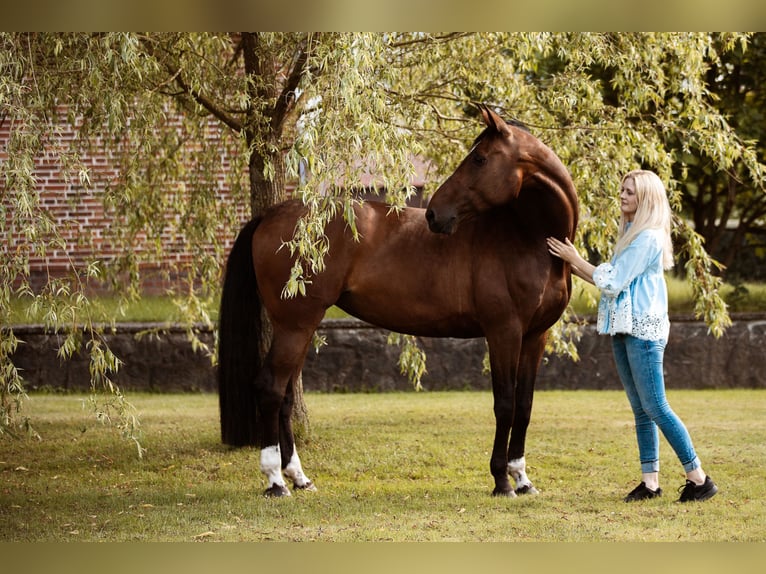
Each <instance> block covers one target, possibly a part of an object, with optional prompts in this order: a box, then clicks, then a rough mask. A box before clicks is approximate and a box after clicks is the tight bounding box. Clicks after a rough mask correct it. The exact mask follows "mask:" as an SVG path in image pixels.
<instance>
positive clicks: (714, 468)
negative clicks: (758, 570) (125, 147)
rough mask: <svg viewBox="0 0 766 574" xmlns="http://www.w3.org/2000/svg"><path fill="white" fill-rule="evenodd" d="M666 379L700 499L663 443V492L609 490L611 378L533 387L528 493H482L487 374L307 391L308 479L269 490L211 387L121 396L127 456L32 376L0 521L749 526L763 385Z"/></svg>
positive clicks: (232, 533)
mask: <svg viewBox="0 0 766 574" xmlns="http://www.w3.org/2000/svg"><path fill="white" fill-rule="evenodd" d="M669 393H670V401H671V403H672V404H673V407H674V408H675V409H676V410H677V411H678V412H679V413H681V415H682V416H683V418H684V420H685V421H686V422H687V424H689V426H690V429H691V432H692V435H693V436H694V440H695V446H696V447H697V450H698V451H699V453H700V457H701V458H702V460H703V463H704V465H705V469H706V470H707V471H708V472H710V474H711V475H712V476H713V478H714V479H715V480H716V482H717V483H718V485H719V487H720V488H721V492H720V493H719V494H718V496H716V497H715V498H713V499H712V500H710V501H707V502H705V503H703V504H700V505H696V504H695V505H692V506H687V505H680V504H677V503H676V502H675V500H676V499H677V496H678V495H677V492H676V491H675V488H676V487H677V486H680V485H681V484H683V482H684V475H683V471H682V469H681V467H680V465H679V463H678V461H677V460H676V459H675V457H674V455H673V453H672V451H671V449H670V448H666V447H667V444H663V447H662V450H661V452H660V456H661V464H662V469H663V470H662V486H663V489H664V490H665V495H664V496H663V497H662V498H660V499H657V500H653V501H649V502H648V503H646V504H636V505H630V506H628V505H626V504H625V503H624V502H622V497H623V496H624V495H625V493H627V492H628V491H629V490H630V489H632V488H633V487H634V486H635V484H636V482H637V480H638V479H639V476H640V475H639V469H638V463H637V454H636V452H635V436H634V434H633V429H632V416H631V414H630V408H629V407H628V404H627V401H626V400H625V395H624V393H623V392H622V391H619V390H614V391H606V390H601V391H583V390H580V391H546V392H539V393H537V395H536V396H535V411H534V415H533V417H532V424H531V425H530V428H529V437H528V441H527V444H528V451H527V464H528V468H529V473H530V478H531V479H532V481H533V482H534V483H535V484H536V486H537V487H538V488H539V489H540V492H541V494H540V495H539V496H537V497H532V498H517V499H505V498H494V497H492V496H491V489H492V486H493V484H492V478H491V477H490V475H489V465H488V464H487V461H488V458H489V450H490V449H491V444H492V435H493V432H494V420H493V416H492V395H491V393H489V392H439V393H433V392H424V393H413V392H408V393H383V394H348V395H338V394H314V393H307V395H306V400H307V403H308V405H309V408H310V409H311V412H312V426H313V427H314V431H315V432H314V433H313V436H314V438H313V439H312V441H311V442H310V443H309V444H308V445H306V446H304V447H303V448H302V449H301V450H300V455H301V460H302V461H303V464H304V467H305V468H306V472H307V473H308V475H309V476H310V477H311V478H312V480H314V481H315V483H316V485H317V487H318V489H319V490H318V492H314V493H305V492H295V493H293V496H292V497H290V499H287V500H274V499H266V498H264V497H263V496H261V492H262V490H263V489H264V488H265V486H266V485H265V481H264V479H263V478H262V476H261V474H260V472H259V470H258V456H257V453H255V452H254V451H253V450H251V449H228V448H225V447H224V446H222V445H221V444H220V440H219V431H218V424H217V413H216V397H215V395H210V394H202V395H188V394H187V395H140V394H139V395H136V396H135V397H133V400H134V403H135V404H136V407H137V408H138V409H139V411H140V412H141V415H142V421H143V424H144V427H145V430H146V435H147V436H146V440H145V442H146V445H147V447H148V452H147V454H146V456H145V457H144V459H143V460H141V461H139V460H136V458H135V456H133V453H132V451H131V449H130V448H129V447H127V446H126V445H125V444H124V443H123V442H120V441H119V440H118V439H117V438H116V437H113V436H110V435H108V434H106V433H101V432H94V428H93V423H92V422H91V421H89V420H87V419H85V417H84V415H83V413H81V412H78V411H77V409H72V407H71V405H72V403H73V402H74V403H76V402H77V401H78V400H80V399H82V398H84V397H81V396H71V395H63V396H57V395H50V396H43V395H38V394H34V395H32V401H31V402H30V405H31V407H30V408H31V410H32V413H31V414H32V416H34V418H35V420H37V421H39V426H40V428H41V430H42V431H43V432H44V433H45V435H46V436H49V437H50V439H48V440H46V441H45V442H43V443H41V444H38V445H35V448H29V445H28V444H27V443H26V441H10V442H9V441H3V442H0V481H2V484H3V489H4V490H3V504H2V506H0V539H2V540H3V541H6V542H22V541H24V542H44V541H47V542H52V541H110V542H120V541H125V542H127V541H132V542H137V541H187V542H191V541H250V542H254V541H267V540H269V541H339V542H341V541H345V542H352V541H354V542H358V541H383V540H392V541H448V540H451V541H465V542H469V541H470V542H479V541H485V542H489V541H496V542H509V541H538V542H541V541H568V542H575V541H577V542H584V541H593V542H603V541H611V542H616V541H623V542H627V541H634V542H638V541H640V542H646V541H668V542H670V541H672V542H679V541H689V542H692V541H694V542H700V541H707V542H712V541H726V542H733V541H740V542H744V541H762V540H763V521H762V518H763V514H764V512H765V511H766V480H764V479H766V476H765V475H764V468H763V465H762V464H760V463H761V461H763V460H764V456H766V440H764V429H763V424H762V421H763V418H764V414H765V413H764V409H766V396H765V394H764V393H766V391H764V390H763V389H748V390H744V389H741V390H716V391H687V390H684V391H680V390H670V391H669ZM711 402H714V403H715V409H711V408H710V405H711ZM623 551H624V550H621V552H623ZM740 551H741V550H740ZM697 552H698V551H697V550H695V556H696V553H697ZM599 556H601V554H599ZM282 558H284V556H283V557H282ZM280 564H281V565H284V563H280ZM357 566H358V563H357V564H355V567H357ZM498 566H500V565H499V564H498ZM464 569H465V568H464ZM468 570H470V567H468Z"/></svg>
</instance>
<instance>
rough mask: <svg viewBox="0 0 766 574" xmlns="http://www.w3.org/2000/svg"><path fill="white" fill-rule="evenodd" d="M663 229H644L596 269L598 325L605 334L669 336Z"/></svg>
mask: <svg viewBox="0 0 766 574" xmlns="http://www.w3.org/2000/svg"><path fill="white" fill-rule="evenodd" d="M663 235H664V232H663V231H662V230H661V229H645V230H644V231H642V232H641V233H639V234H638V235H637V236H636V238H635V239H633V241H632V242H631V243H630V245H628V246H627V247H626V248H625V249H624V250H623V251H622V252H621V253H619V254H618V255H616V256H615V257H613V258H612V261H611V262H609V263H603V264H601V265H599V266H598V267H596V269H595V270H594V271H593V282H594V283H595V284H596V287H598V288H599V290H600V291H601V299H600V300H599V304H598V320H597V323H596V328H597V330H598V332H599V333H600V334H602V335H616V334H617V333H626V334H628V335H633V336H634V337H637V338H638V339H644V340H647V341H659V340H665V341H667V339H668V334H669V332H670V320H669V318H668V290H667V286H666V284H665V273H664V270H663V268H662V243H663Z"/></svg>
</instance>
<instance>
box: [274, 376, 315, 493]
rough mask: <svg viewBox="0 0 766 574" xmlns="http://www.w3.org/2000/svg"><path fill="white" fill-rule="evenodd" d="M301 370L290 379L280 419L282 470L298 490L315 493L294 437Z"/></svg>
mask: <svg viewBox="0 0 766 574" xmlns="http://www.w3.org/2000/svg"><path fill="white" fill-rule="evenodd" d="M299 375H300V370H298V372H297V373H296V374H295V376H294V377H293V378H291V379H290V381H289V383H288V385H287V393H286V394H285V400H284V402H283V403H282V410H281V412H280V419H279V424H280V428H279V447H280V450H281V454H282V469H283V470H284V473H285V475H286V476H287V477H288V478H289V479H290V480H292V482H293V486H294V487H295V488H296V489H298V490H308V491H315V490H316V486H314V483H313V482H311V480H310V479H309V478H308V477H307V476H306V475H305V474H304V472H303V466H302V465H301V459H300V457H299V456H298V451H297V450H296V448H295V437H294V435H293V425H292V414H293V406H294V404H295V394H294V390H295V385H296V383H297V379H298V376H299Z"/></svg>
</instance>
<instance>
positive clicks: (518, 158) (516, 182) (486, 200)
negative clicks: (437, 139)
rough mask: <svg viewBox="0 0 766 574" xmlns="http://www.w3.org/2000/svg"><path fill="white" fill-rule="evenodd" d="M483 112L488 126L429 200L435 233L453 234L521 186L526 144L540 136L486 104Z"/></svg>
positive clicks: (515, 193) (509, 198)
mask: <svg viewBox="0 0 766 574" xmlns="http://www.w3.org/2000/svg"><path fill="white" fill-rule="evenodd" d="M481 115H482V117H483V118H484V123H486V124H487V127H486V129H485V130H484V131H483V132H482V133H481V135H479V137H478V138H476V140H475V141H474V144H473V147H472V148H471V151H470V152H469V153H468V155H467V156H466V157H465V159H463V161H462V162H461V163H460V165H459V166H458V168H457V169H456V170H455V173H453V174H452V175H451V176H450V177H449V178H447V180H446V181H445V182H444V183H443V184H442V185H441V186H440V187H439V189H437V190H436V193H434V195H433V197H431V200H430V201H429V202H428V209H427V210H426V219H427V220H428V227H429V228H430V229H431V231H433V232H435V233H445V234H448V235H449V234H451V233H453V232H454V231H455V230H456V229H457V227H458V225H459V224H460V222H461V221H462V220H463V219H465V218H466V217H470V216H472V215H476V214H479V213H481V212H483V211H487V210H488V209H491V208H493V207H498V206H501V205H505V204H506V203H508V202H510V201H512V200H513V199H515V198H516V197H518V195H519V192H520V190H521V184H522V180H523V178H524V169H525V167H524V165H523V163H524V162H525V161H526V160H527V157H526V152H525V146H526V145H528V143H529V142H530V140H534V141H537V140H536V138H534V137H533V136H532V135H531V134H529V133H527V132H526V131H525V130H523V129H521V128H519V127H516V126H512V125H509V124H507V123H506V122H505V121H504V120H503V119H502V118H501V117H500V116H498V115H497V114H496V113H495V112H493V111H492V110H490V109H489V108H488V107H486V106H482V107H481ZM527 167H529V166H527Z"/></svg>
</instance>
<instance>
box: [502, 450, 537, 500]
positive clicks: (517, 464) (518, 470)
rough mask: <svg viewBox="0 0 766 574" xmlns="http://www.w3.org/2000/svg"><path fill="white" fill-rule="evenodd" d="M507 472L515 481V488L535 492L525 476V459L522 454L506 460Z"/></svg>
mask: <svg viewBox="0 0 766 574" xmlns="http://www.w3.org/2000/svg"><path fill="white" fill-rule="evenodd" d="M508 472H509V473H510V475H511V476H512V477H513V480H514V481H515V482H516V490H520V489H524V490H525V491H526V492H528V493H537V489H536V488H535V487H534V486H532V481H531V480H529V477H528V476H527V461H526V459H525V458H524V457H523V456H522V457H521V458H515V459H513V460H511V461H509V462H508Z"/></svg>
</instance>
